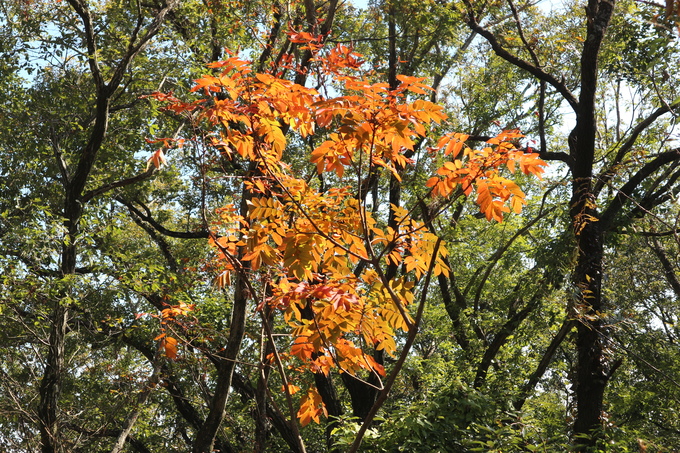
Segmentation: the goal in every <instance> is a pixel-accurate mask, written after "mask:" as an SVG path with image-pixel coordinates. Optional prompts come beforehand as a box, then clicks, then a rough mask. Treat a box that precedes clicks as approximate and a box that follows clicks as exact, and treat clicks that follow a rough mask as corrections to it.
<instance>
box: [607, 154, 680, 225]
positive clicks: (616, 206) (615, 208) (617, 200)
mask: <svg viewBox="0 0 680 453" xmlns="http://www.w3.org/2000/svg"><path fill="white" fill-rule="evenodd" d="M675 161H680V148H677V149H674V150H671V151H667V152H665V153H661V154H658V155H657V156H656V158H654V159H653V160H652V161H650V162H648V163H647V164H645V165H644V166H643V167H642V168H640V170H638V172H637V173H635V174H634V175H633V176H632V177H631V178H630V179H629V180H628V182H627V183H625V184H624V185H623V186H622V187H621V189H619V191H618V193H617V194H616V196H615V197H614V199H613V200H612V201H611V203H610V204H609V206H608V207H607V209H606V210H605V211H604V213H603V214H602V216H601V217H600V222H601V224H602V227H603V228H604V229H605V230H607V229H609V228H610V227H611V226H612V225H613V223H614V219H615V218H616V216H617V215H618V214H619V212H620V211H621V208H622V207H623V206H624V204H625V203H626V201H627V200H630V199H631V198H632V195H633V192H634V191H635V189H637V188H638V187H639V185H640V184H641V183H642V182H643V181H644V180H645V179H646V178H648V177H649V176H650V175H651V174H653V173H654V172H655V171H657V170H658V169H659V168H661V167H663V166H664V165H666V164H668V163H671V162H675Z"/></svg>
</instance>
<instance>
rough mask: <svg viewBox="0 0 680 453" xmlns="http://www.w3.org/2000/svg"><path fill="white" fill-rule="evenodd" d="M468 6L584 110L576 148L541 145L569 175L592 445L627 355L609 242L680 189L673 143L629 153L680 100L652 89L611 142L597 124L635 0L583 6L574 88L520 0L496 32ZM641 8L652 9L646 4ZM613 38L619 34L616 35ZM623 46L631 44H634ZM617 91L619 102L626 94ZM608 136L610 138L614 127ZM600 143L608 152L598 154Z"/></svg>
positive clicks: (580, 350)
mask: <svg viewBox="0 0 680 453" xmlns="http://www.w3.org/2000/svg"><path fill="white" fill-rule="evenodd" d="M466 6H467V14H468V18H467V21H468V24H469V26H470V28H471V29H472V30H474V31H475V32H477V33H479V34H480V35H481V36H483V37H484V38H485V39H486V40H487V42H488V43H489V44H490V46H491V48H492V49H493V51H494V52H495V53H496V54H497V55H498V56H499V57H501V58H503V59H505V60H506V61H507V62H508V63H510V64H512V65H514V66H517V67H519V68H521V69H523V70H525V71H527V72H528V73H530V74H531V75H532V76H533V77H535V78H536V80H537V81H538V82H539V83H540V84H541V86H542V87H544V88H542V93H544V92H545V89H546V88H545V87H546V85H547V86H549V87H550V88H551V89H552V90H554V91H555V92H557V93H559V95H560V96H561V97H562V98H563V100H564V101H565V102H566V103H567V104H568V105H569V106H570V108H571V109H572V110H573V111H574V114H575V116H576V121H575V125H574V128H573V129H572V131H571V133H570V135H569V140H568V143H569V149H568V153H559V152H558V153H550V152H549V150H548V149H547V148H545V147H543V148H541V150H540V153H539V154H540V155H541V156H542V157H543V158H544V159H547V160H557V161H560V162H563V163H564V164H566V166H567V167H568V169H569V171H570V174H571V188H572V196H571V200H570V202H569V212H570V217H571V220H572V223H573V234H574V239H575V244H574V251H575V254H576V258H575V262H574V270H573V274H572V277H571V279H572V282H571V284H572V287H573V295H572V299H571V302H570V305H569V307H570V308H569V310H570V314H569V316H570V317H572V318H573V319H574V320H575V321H576V322H575V326H576V328H577V331H578V337H577V340H576V350H577V354H578V364H577V368H576V374H575V377H574V381H573V383H574V386H575V388H576V403H577V406H576V414H575V421H574V438H575V439H576V443H577V444H578V443H580V442H581V441H583V445H584V448H588V449H592V448H595V447H596V445H597V444H598V442H599V439H601V437H602V434H601V428H602V426H603V419H602V414H603V409H604V400H603V398H604V393H605V388H606V385H607V382H608V381H609V380H610V378H611V377H612V375H613V373H614V371H615V370H616V369H617V368H618V363H619V362H618V361H617V360H613V359H611V358H610V357H609V356H608V354H607V352H606V350H607V341H606V338H607V336H608V332H607V328H606V326H607V321H606V313H607V312H608V311H609V310H610V307H609V306H608V303H607V301H606V298H605V297H604V296H603V293H602V291H603V281H604V280H603V279H604V273H603V266H604V264H605V254H604V250H605V244H606V241H607V238H608V236H609V235H610V234H611V233H612V232H613V231H615V230H616V229H617V228H620V226H621V225H622V224H625V223H626V222H629V221H630V220H631V218H632V217H634V214H633V213H634V212H635V213H639V214H642V215H644V213H646V212H648V211H649V210H651V209H653V208H654V207H656V206H659V205H661V204H662V203H664V202H665V201H667V200H668V199H669V196H671V194H673V193H674V192H675V191H676V190H677V188H676V187H675V185H674V183H675V177H673V176H672V175H673V174H674V173H675V172H677V165H678V160H679V159H680V154H679V152H678V150H677V149H672V148H670V149H668V150H666V151H662V152H660V153H658V154H650V155H648V157H643V158H642V159H641V160H640V161H637V162H635V161H631V160H629V158H630V156H631V154H632V153H634V152H635V149H636V146H637V144H638V143H640V142H641V141H642V137H641V136H642V135H643V134H644V133H645V132H647V131H648V130H649V129H650V127H651V126H652V125H654V124H655V122H656V121H657V120H658V119H659V118H661V117H663V115H665V114H668V113H670V112H671V111H672V110H673V109H674V108H675V107H676V106H677V104H675V103H673V102H672V101H669V100H666V97H665V96H666V95H665V94H664V93H663V92H661V91H656V92H652V93H650V94H649V98H650V99H654V100H656V105H654V103H653V102H652V105H650V106H648V107H646V113H645V114H643V115H640V116H638V117H636V118H635V121H637V123H636V124H635V125H634V126H632V127H630V128H629V129H628V130H627V131H625V132H624V131H622V130H621V129H620V126H621V124H620V121H621V118H620V117H617V119H616V121H618V122H617V123H616V126H615V127H616V134H615V137H616V139H615V140H612V141H610V142H607V140H606V139H605V140H604V142H603V141H601V140H600V139H599V137H598V123H602V122H606V121H607V117H606V116H605V117H599V118H598V110H597V108H598V106H597V102H598V93H600V91H599V87H600V84H601V83H602V82H601V80H602V78H603V77H606V76H609V75H612V73H613V74H617V75H618V77H619V78H621V77H622V75H621V73H617V72H614V71H612V70H611V69H612V68H611V67H610V68H607V69H609V70H610V71H601V70H599V68H600V66H599V65H598V64H599V63H601V62H602V60H603V59H604V60H605V61H606V57H607V54H606V51H607V49H606V47H605V46H606V43H607V42H606V37H607V36H608V31H609V25H610V23H611V21H612V20H613V18H614V17H616V16H615V12H616V10H617V8H618V9H620V10H623V9H624V8H637V6H636V5H634V4H626V3H622V4H620V5H617V2H610V1H590V2H588V4H587V7H586V13H585V24H586V26H585V29H584V30H583V31H582V32H581V33H582V35H581V39H580V41H581V42H583V44H582V46H580V51H579V56H580V64H579V65H578V66H577V68H576V70H577V72H576V75H577V79H576V80H575V81H574V86H573V87H570V86H569V85H568V84H567V82H565V81H563V80H559V79H558V78H557V77H555V76H554V75H553V74H552V71H551V70H550V66H549V63H548V60H546V59H545V58H543V56H542V55H541V54H540V53H539V52H537V51H536V50H535V47H536V44H535V43H533V42H532V39H533V37H534V36H539V35H538V34H537V33H534V29H530V28H529V27H532V25H530V24H523V23H522V21H521V17H520V15H519V13H518V10H517V8H516V7H515V5H514V4H513V3H512V2H508V8H509V10H510V12H511V14H512V17H513V19H514V21H515V22H516V27H515V29H514V30H503V31H502V32H498V33H493V32H492V31H490V30H489V29H487V28H485V27H484V26H482V25H480V21H479V20H478V19H477V16H476V13H475V10H474V9H473V5H472V4H470V3H466ZM640 14H643V15H644V14H649V13H648V12H646V11H644V7H642V9H641V10H640ZM623 20H624V21H625V20H629V21H634V20H635V18H634V17H631V16H627V17H626V18H625V19H623ZM628 24H629V25H628V27H629V28H628V29H629V30H630V29H631V28H633V27H635V25H634V24H633V23H631V22H628ZM650 32H651V33H657V34H658V35H659V38H657V45H665V46H668V45H669V42H670V41H671V40H672V39H673V37H672V35H671V34H669V33H667V32H666V31H664V30H663V29H662V28H656V29H653V30H650V31H648V33H650ZM642 33H645V32H644V31H642ZM625 34H626V32H622V33H621V35H623V36H617V37H615V38H619V39H621V38H623V39H624V42H623V43H622V44H623V45H624V46H626V45H630V43H631V41H627V42H626V41H625V40H626V39H628V40H630V36H625ZM529 37H531V39H530V38H529ZM510 39H514V40H515V41H517V42H518V43H521V44H520V47H519V48H518V50H517V51H516V52H514V53H513V52H511V51H509V50H508V49H509V46H508V45H507V44H504V43H507V42H509V40H510ZM619 42H620V41H619ZM614 43H617V41H616V40H614ZM538 45H540V41H538ZM614 45H615V44H614ZM624 48H625V51H628V50H629V49H630V48H629V47H624ZM666 49H667V52H673V51H674V50H671V49H674V47H667V48H666ZM625 51H624V52H625ZM655 64H656V62H650V63H649V65H648V66H646V67H644V71H645V72H647V71H649V72H647V74H645V75H644V76H642V77H650V78H651V80H652V83H653V84H655V83H656V80H655V79H656V75H655V70H658V68H657V67H656V66H655ZM661 65H663V63H661ZM617 69H618V68H617ZM641 72H642V71H641ZM635 79H636V77H635V76H633V80H629V82H630V83H635V82H636V81H637V80H635ZM605 80H606V79H605ZM619 80H621V79H619ZM619 83H620V82H619ZM619 86H620V85H619ZM574 88H577V89H578V93H579V94H578V96H576V95H574V94H572V93H573V90H574ZM617 94H618V93H615V94H614V95H615V96H616V95H617ZM542 96H545V94H542ZM615 99H616V101H617V102H618V99H619V98H618V97H616V98H615ZM617 106H618V104H617ZM637 107H638V108H641V106H637ZM617 112H619V111H618V110H617ZM538 115H539V119H540V118H542V117H543V116H544V115H545V112H544V111H543V110H539V111H538ZM605 124H606V123H605ZM602 135H604V136H605V137H606V133H605V134H602ZM602 135H600V137H601V136H602ZM664 142H665V140H664V139H663V138H661V143H664ZM599 150H604V152H603V153H602V154H598V151H599ZM650 187H654V188H653V189H651V188H650Z"/></svg>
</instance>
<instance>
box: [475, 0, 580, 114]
mask: <svg viewBox="0 0 680 453" xmlns="http://www.w3.org/2000/svg"><path fill="white" fill-rule="evenodd" d="M465 5H466V6H467V8H468V20H467V24H468V26H469V27H470V28H471V29H472V30H473V31H475V32H477V33H478V34H479V35H481V36H482V37H484V39H486V40H487V42H488V43H489V44H490V45H491V48H492V49H493V51H494V53H495V54H496V55H498V56H499V57H501V58H502V59H504V60H505V61H507V62H508V63H511V64H513V65H514V66H517V67H518V68H520V69H524V70H525V71H527V72H529V73H530V74H532V75H533V76H534V77H536V78H537V79H539V80H543V81H545V82H547V83H548V84H550V85H551V86H552V87H553V88H555V90H557V92H558V93H560V94H561V95H562V97H564V99H565V100H566V101H567V102H568V103H569V105H570V106H571V108H572V109H573V110H574V112H578V108H579V107H578V101H577V100H576V97H574V95H573V94H572V93H571V91H569V89H568V88H567V86H566V85H565V84H564V83H563V82H560V81H559V80H557V79H556V78H555V77H554V76H553V75H552V74H548V73H547V72H545V71H543V70H542V69H541V68H539V67H537V66H535V65H533V64H531V63H529V62H528V61H526V60H523V59H521V58H519V57H518V56H516V55H513V54H511V53H510V52H508V51H507V50H505V49H504V48H503V46H502V45H501V44H500V43H499V42H498V39H496V36H495V35H494V34H493V33H491V32H490V31H489V30H487V29H486V28H484V27H482V26H481V25H480V24H479V23H478V22H477V19H476V18H475V16H474V13H473V12H472V10H473V8H472V4H471V3H470V1H469V0H465Z"/></svg>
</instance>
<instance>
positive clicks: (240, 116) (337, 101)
mask: <svg viewBox="0 0 680 453" xmlns="http://www.w3.org/2000/svg"><path fill="white" fill-rule="evenodd" d="M291 40H293V42H303V43H305V44H306V46H308V48H309V49H311V50H312V51H313V53H314V55H315V57H316V59H317V62H318V64H319V68H320V71H321V73H322V74H323V75H324V76H325V77H326V78H327V79H328V78H332V79H333V80H335V81H336V82H337V83H339V84H341V85H340V86H338V87H336V88H335V89H334V90H332V92H338V93H341V94H338V95H333V96H330V95H327V94H322V93H321V92H320V91H319V90H316V89H313V88H307V87H304V86H300V85H297V84H295V83H293V82H291V81H289V80H285V79H283V78H280V77H279V76H278V75H280V74H276V75H272V74H266V73H253V72H252V70H251V65H250V63H248V62H246V61H243V60H241V59H239V58H236V57H232V58H229V59H227V60H225V61H221V62H217V63H213V64H211V65H210V68H211V69H212V70H213V73H212V75H206V76H204V77H202V78H200V79H198V80H196V85H195V87H194V88H193V91H195V92H197V93H199V94H202V95H203V97H202V98H201V99H199V100H198V101H194V102H183V101H180V100H179V99H177V98H175V97H174V96H172V95H168V94H161V93H157V94H156V95H155V97H156V98H157V99H158V100H160V101H163V102H165V105H166V108H167V109H170V110H172V111H173V112H175V113H180V114H186V115H188V116H190V117H191V118H193V119H194V120H196V121H197V122H202V123H203V125H204V127H207V128H208V129H211V130H215V129H216V130H217V132H216V133H215V134H214V135H212V136H211V138H210V144H211V145H212V146H213V147H214V149H216V150H218V151H219V154H220V158H222V159H226V160H234V159H238V160H239V161H243V162H248V163H250V174H249V175H248V176H246V177H244V180H243V184H244V191H243V194H242V199H240V200H235V202H234V203H233V204H229V205H227V206H224V207H223V208H221V209H219V210H218V211H217V215H216V216H215V218H214V228H213V230H212V234H211V238H210V242H211V244H212V245H213V246H214V248H215V251H216V255H217V262H218V267H219V268H220V270H219V272H218V276H217V278H216V284H217V285H218V286H221V287H226V286H229V285H231V283H232V281H233V280H234V279H235V278H240V279H243V281H245V282H246V284H247V286H248V288H249V291H250V293H251V294H250V295H251V297H252V299H253V300H254V301H255V302H256V304H257V306H258V309H260V310H262V309H263V308H264V307H265V306H268V307H271V308H274V309H276V310H279V311H280V312H281V313H283V319H284V320H285V322H286V323H287V325H288V326H289V329H290V330H289V333H290V343H289V344H290V347H289V348H288V350H286V351H280V352H278V351H277V353H276V354H272V355H271V357H270V358H271V360H272V361H278V362H279V365H280V366H279V369H280V370H288V372H289V373H290V372H299V371H308V372H312V373H324V374H329V373H330V372H331V371H332V370H335V371H337V372H340V373H349V374H352V375H357V376H359V375H361V376H367V375H369V374H373V375H374V378H378V379H377V380H378V381H380V379H381V378H383V377H384V376H385V373H386V371H385V369H384V367H383V366H382V365H381V364H380V363H378V362H377V361H376V360H375V359H374V357H373V355H372V351H373V350H374V349H377V350H383V351H384V352H385V353H386V354H388V355H391V356H396V355H399V354H400V353H402V351H400V350H399V345H398V344H397V342H396V341H395V338H396V336H397V333H398V332H399V331H404V332H408V331H412V330H414V329H415V330H417V327H418V326H417V320H416V318H415V316H414V308H413V307H414V306H415V305H417V304H416V296H415V290H416V288H417V287H418V283H419V282H421V281H422V279H423V278H424V277H425V276H427V275H434V276H436V275H439V274H445V275H446V274H447V273H448V271H449V270H448V268H447V266H446V264H445V262H444V257H445V256H446V250H447V249H446V247H445V246H444V245H443V244H441V241H440V240H439V238H438V237H437V236H436V235H435V234H434V233H433V232H432V230H431V228H430V225H428V224H427V223H426V221H424V220H423V219H424V218H425V217H424V216H422V215H417V212H416V210H415V209H414V208H412V209H408V208H405V207H401V206H394V205H393V206H385V205H380V209H378V210H371V209H369V208H368V205H369V204H370V205H373V204H375V203H379V202H380V200H371V199H370V198H371V197H370V195H369V194H367V193H366V192H367V191H366V190H361V189H357V187H359V188H361V187H363V186H365V185H366V184H367V182H368V181H370V179H371V178H375V177H378V176H379V175H385V176H391V177H394V178H396V179H397V180H399V179H400V177H401V175H402V173H403V171H404V169H405V168H407V167H408V166H410V165H413V164H414V161H413V160H412V158H411V157H409V156H413V155H414V153H415V152H416V151H418V150H419V149H421V148H422V145H423V144H427V143H430V144H431V146H430V147H428V148H427V152H426V153H423V155H424V156H425V157H426V158H427V159H428V162H427V164H426V168H427V167H429V168H432V169H433V175H432V177H431V178H430V179H429V180H428V181H427V184H426V185H425V186H424V187H423V188H422V189H423V190H422V194H421V198H422V200H421V203H420V206H426V205H427V204H428V203H430V202H431V201H430V200H431V199H432V197H435V198H436V200H437V201H438V203H436V205H437V206H440V209H445V207H446V206H447V205H448V204H447V202H448V201H451V200H453V199H455V198H456V197H459V196H472V195H473V194H474V195H475V201H476V203H477V204H478V205H479V208H480V210H481V212H482V213H483V214H484V216H485V217H486V218H487V219H488V220H495V221H498V222H501V221H502V220H503V216H504V215H505V214H506V213H508V212H510V211H513V212H516V213H518V212H520V210H521V209H522V206H523V205H524V204H525V196H524V193H523V192H522V190H521V189H520V188H519V187H518V186H517V184H516V183H514V182H513V181H512V180H510V179H508V178H506V177H503V176H501V171H502V169H503V168H506V169H508V170H509V171H510V173H512V172H514V171H515V169H516V168H519V169H520V170H521V171H522V172H524V173H526V174H533V175H536V176H540V174H541V173H542V171H543V169H542V167H543V166H544V165H545V164H544V162H543V161H541V160H540V159H539V158H538V156H537V155H536V154H526V153H524V152H523V151H521V150H519V149H517V145H516V144H517V143H518V139H519V138H520V137H521V135H520V134H519V133H518V132H517V131H506V132H503V133H502V134H500V135H499V136H498V137H496V138H493V139H491V140H489V142H488V143H487V144H486V146H485V147H483V148H482V149H481V150H475V149H472V148H470V147H468V146H467V145H466V143H465V142H466V140H467V138H468V137H467V136H466V135H464V134H460V133H455V132H451V133H445V134H443V135H441V137H440V138H439V139H434V140H433V139H432V136H433V132H432V131H433V130H437V131H441V130H445V129H446V123H445V121H446V118H447V116H446V114H445V113H444V112H443V109H442V107H440V106H438V105H436V104H434V103H432V102H430V101H428V100H425V99H424V97H425V96H424V95H427V94H428V92H429V90H430V89H429V88H428V87H427V86H426V85H425V84H424V83H423V80H422V79H420V78H415V77H407V76H399V77H398V80H399V82H400V83H399V85H398V87H397V88H396V89H394V90H390V89H389V86H388V85H387V84H386V83H373V82H371V81H369V80H366V79H365V78H362V77H360V76H358V75H356V74H357V73H358V71H357V69H358V68H360V66H361V56H360V55H358V54H356V53H354V52H352V51H351V49H348V48H346V47H344V46H337V47H335V48H334V49H332V50H330V51H328V52H326V53H325V54H323V55H322V54H321V52H322V49H321V46H320V45H319V44H318V40H315V39H314V38H313V37H312V36H307V35H306V34H297V35H291ZM296 40H297V41H296ZM206 124H207V126H205V125H206ZM311 136H313V137H314V138H315V139H314V140H313V141H311V140H307V141H305V139H308V138H309V137H311ZM294 140H297V144H298V146H297V148H298V149H299V143H300V142H301V141H305V143H315V146H314V147H313V149H312V150H311V153H310V154H309V157H308V161H309V163H310V164H311V165H313V166H314V167H315V169H316V172H318V174H319V175H321V176H320V178H302V177H300V175H299V172H296V171H294V170H293V168H292V166H291V165H289V164H287V163H286V161H287V160H289V159H287V157H288V156H287V153H289V152H292V151H289V150H290V147H291V146H290V145H291V142H292V141H294ZM157 161H158V164H157ZM152 163H153V164H154V165H159V164H160V157H156V158H154V159H153V160H152ZM421 165H422V162H421ZM437 166H439V168H438V169H436V168H437ZM435 169H436V170H435ZM321 180H323V183H321V182H320V181H321ZM433 204H434V203H433ZM388 210H389V211H390V215H391V217H392V218H393V219H394V220H395V221H396V227H394V226H387V222H386V218H387V217H386V212H387V211H388ZM394 224H395V223H393V225H394ZM388 265H393V266H394V265H399V266H401V268H402V269H403V272H402V273H401V276H400V277H397V278H391V279H388V278H387V276H386V272H385V269H386V267H387V266H388ZM160 338H161V339H162V341H163V344H164V346H165V349H166V352H167V355H168V356H169V357H171V358H172V357H174V356H175V355H176V354H177V351H176V344H175V342H174V339H171V338H170V337H169V336H163V337H160ZM290 370H292V371H290ZM282 380H283V381H284V382H288V380H287V379H286V378H284V377H282ZM297 390H299V387H297V386H295V385H292V384H287V385H284V391H286V392H288V393H289V394H291V393H294V392H296V391H297ZM323 414H325V408H324V404H323V402H322V400H321V397H320V396H319V394H318V393H317V391H316V389H314V388H310V389H307V390H306V391H305V392H304V396H303V397H302V400H301V403H300V409H299V412H298V417H299V419H300V423H301V424H302V425H305V424H307V423H309V422H310V421H316V422H318V421H319V417H320V416H321V415H323Z"/></svg>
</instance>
